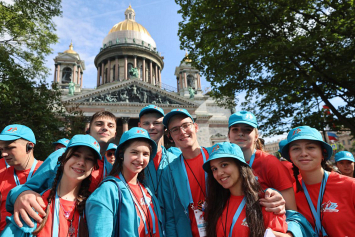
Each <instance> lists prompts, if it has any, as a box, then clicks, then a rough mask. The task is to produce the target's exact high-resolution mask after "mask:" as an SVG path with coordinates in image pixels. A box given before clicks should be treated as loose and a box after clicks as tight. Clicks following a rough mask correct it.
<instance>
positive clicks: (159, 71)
mask: <svg viewBox="0 0 355 237" xmlns="http://www.w3.org/2000/svg"><path fill="white" fill-rule="evenodd" d="M158 73H159V87H161V70H160V69H159V70H158Z"/></svg>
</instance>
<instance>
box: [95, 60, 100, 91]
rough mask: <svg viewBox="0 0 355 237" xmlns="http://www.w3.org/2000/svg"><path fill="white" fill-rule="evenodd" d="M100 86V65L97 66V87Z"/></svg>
mask: <svg viewBox="0 0 355 237" xmlns="http://www.w3.org/2000/svg"><path fill="white" fill-rule="evenodd" d="M99 85H100V64H98V65H97V83H96V87H98V86H99Z"/></svg>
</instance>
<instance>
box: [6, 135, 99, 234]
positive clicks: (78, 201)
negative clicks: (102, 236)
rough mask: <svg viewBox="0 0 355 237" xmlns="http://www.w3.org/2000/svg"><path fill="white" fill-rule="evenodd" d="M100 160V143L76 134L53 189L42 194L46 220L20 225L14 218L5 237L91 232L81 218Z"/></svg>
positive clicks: (67, 150)
mask: <svg viewBox="0 0 355 237" xmlns="http://www.w3.org/2000/svg"><path fill="white" fill-rule="evenodd" d="M98 159H101V156H100V146H99V145H98V142H97V141H96V140H95V139H94V138H93V137H91V136H90V135H75V136H74V137H73V138H72V139H71V140H70V142H69V144H68V146H67V148H66V150H65V152H64V153H63V155H62V156H61V157H59V159H58V162H59V164H60V166H59V168H58V171H57V173H56V177H55V179H54V182H53V185H52V188H50V189H48V190H47V191H45V192H44V193H42V198H43V200H45V204H46V208H45V212H46V216H45V217H44V219H43V221H42V223H38V224H37V225H35V226H34V227H29V226H27V225H26V224H25V225H24V226H23V227H22V228H19V227H18V226H17V225H16V224H15V223H14V220H13V218H12V217H11V218H9V219H8V225H7V226H6V227H5V230H4V231H3V232H2V233H1V236H4V237H5V236H6V237H9V236H16V237H18V236H39V237H45V236H61V237H62V236H63V237H64V236H70V237H74V236H78V234H79V233H80V234H81V235H82V234H84V235H85V233H86V234H87V227H86V223H85V221H81V220H83V212H84V207H85V202H86V199H87V198H88V196H89V194H90V192H89V186H90V182H91V172H92V170H93V169H94V167H97V160H98ZM79 226H80V228H79Z"/></svg>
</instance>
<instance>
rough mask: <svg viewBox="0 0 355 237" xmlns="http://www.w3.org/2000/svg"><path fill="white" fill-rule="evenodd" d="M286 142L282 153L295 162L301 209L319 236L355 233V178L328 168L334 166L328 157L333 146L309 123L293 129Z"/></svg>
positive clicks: (351, 234)
mask: <svg viewBox="0 0 355 237" xmlns="http://www.w3.org/2000/svg"><path fill="white" fill-rule="evenodd" d="M287 142H288V143H287V144H286V145H285V146H284V148H283V149H282V156H283V157H284V158H286V159H288V160H290V161H291V162H292V163H293V170H294V176H295V179H296V184H297V187H296V202H297V209H298V211H299V212H300V213H301V214H303V215H304V216H305V217H306V218H307V220H308V222H310V223H311V224H312V226H313V228H314V229H315V232H316V233H317V234H318V235H319V236H353V235H354V230H355V208H354V207H355V180H354V179H353V178H349V177H347V176H344V175H340V174H338V173H335V172H328V171H330V170H331V169H330V167H327V165H326V161H327V160H329V158H330V157H331V156H332V152H333V151H332V147H331V146H330V145H329V144H327V143H326V142H324V141H323V139H322V135H321V134H320V133H319V132H318V131H317V130H316V129H314V128H311V127H309V126H300V127H297V128H294V129H292V130H291V131H290V132H289V133H288V136H287ZM299 174H301V176H302V178H299V177H298V175H299Z"/></svg>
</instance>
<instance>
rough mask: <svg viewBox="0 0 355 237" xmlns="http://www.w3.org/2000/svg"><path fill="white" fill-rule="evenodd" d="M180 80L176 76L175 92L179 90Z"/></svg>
mask: <svg viewBox="0 0 355 237" xmlns="http://www.w3.org/2000/svg"><path fill="white" fill-rule="evenodd" d="M180 83H181V82H180V78H176V89H177V92H179V91H180V85H179V84H180Z"/></svg>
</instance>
